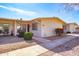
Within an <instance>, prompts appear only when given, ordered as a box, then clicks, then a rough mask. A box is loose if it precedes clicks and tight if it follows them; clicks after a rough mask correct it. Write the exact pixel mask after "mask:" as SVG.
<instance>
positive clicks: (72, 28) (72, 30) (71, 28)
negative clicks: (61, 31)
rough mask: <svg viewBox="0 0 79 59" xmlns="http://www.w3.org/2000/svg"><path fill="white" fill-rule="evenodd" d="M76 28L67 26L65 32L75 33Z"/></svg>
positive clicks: (71, 25)
mask: <svg viewBox="0 0 79 59" xmlns="http://www.w3.org/2000/svg"><path fill="white" fill-rule="evenodd" d="M76 27H77V25H74V24H68V25H67V29H66V31H70V32H71V33H73V32H76Z"/></svg>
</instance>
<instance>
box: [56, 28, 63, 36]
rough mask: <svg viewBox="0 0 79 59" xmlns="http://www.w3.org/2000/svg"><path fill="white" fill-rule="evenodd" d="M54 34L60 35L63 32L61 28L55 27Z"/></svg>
mask: <svg viewBox="0 0 79 59" xmlns="http://www.w3.org/2000/svg"><path fill="white" fill-rule="evenodd" d="M55 32H56V35H58V36H61V35H62V34H63V32H64V31H63V29H62V28H56V29H55Z"/></svg>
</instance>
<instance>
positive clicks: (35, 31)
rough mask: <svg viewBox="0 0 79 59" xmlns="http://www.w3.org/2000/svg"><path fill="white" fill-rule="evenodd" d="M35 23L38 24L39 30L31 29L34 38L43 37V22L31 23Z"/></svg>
mask: <svg viewBox="0 0 79 59" xmlns="http://www.w3.org/2000/svg"><path fill="white" fill-rule="evenodd" d="M34 22H36V23H37V30H32V28H31V31H32V33H33V35H34V36H37V37H41V21H40V22H39V20H34V21H32V22H31V23H34Z"/></svg>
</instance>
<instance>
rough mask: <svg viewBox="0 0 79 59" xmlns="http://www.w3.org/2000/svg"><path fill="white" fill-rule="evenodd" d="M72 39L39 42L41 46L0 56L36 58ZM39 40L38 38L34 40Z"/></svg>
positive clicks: (70, 37) (69, 37)
mask: <svg viewBox="0 0 79 59" xmlns="http://www.w3.org/2000/svg"><path fill="white" fill-rule="evenodd" d="M73 38H75V37H74V36H68V37H66V38H62V39H59V40H55V41H50V40H45V39H44V40H43V39H41V38H40V39H41V40H39V41H41V42H43V43H42V44H37V45H34V46H31V47H27V48H23V49H18V50H14V51H11V52H7V53H3V54H0V55H7V56H25V55H26V56H36V55H40V54H42V53H45V52H46V51H49V50H50V49H53V48H55V47H57V46H59V45H61V44H64V43H66V42H67V41H70V40H72V39H73ZM36 39H39V38H36Z"/></svg>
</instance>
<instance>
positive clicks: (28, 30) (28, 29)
mask: <svg viewBox="0 0 79 59" xmlns="http://www.w3.org/2000/svg"><path fill="white" fill-rule="evenodd" d="M27 32H30V25H29V24H27Z"/></svg>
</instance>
